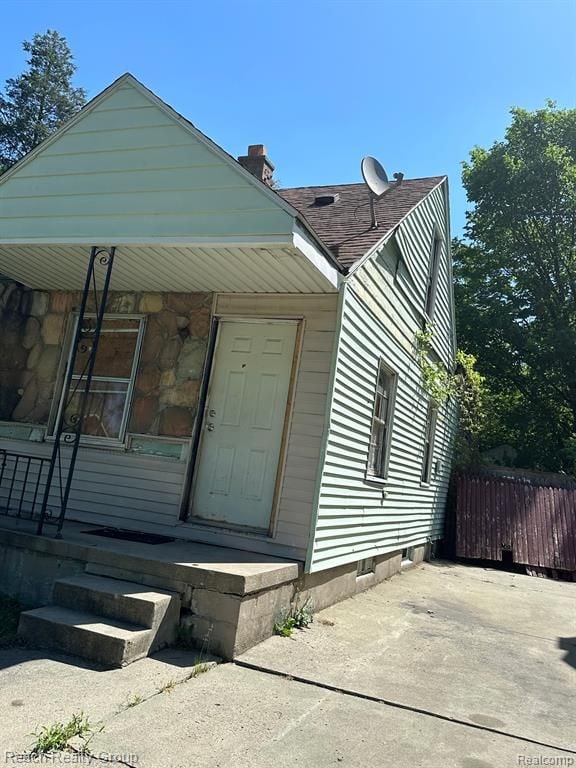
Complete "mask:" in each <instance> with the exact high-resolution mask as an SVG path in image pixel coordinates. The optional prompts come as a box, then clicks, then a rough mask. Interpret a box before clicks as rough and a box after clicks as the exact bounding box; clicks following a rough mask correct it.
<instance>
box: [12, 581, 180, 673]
mask: <svg viewBox="0 0 576 768" xmlns="http://www.w3.org/2000/svg"><path fill="white" fill-rule="evenodd" d="M180 602H181V601H180V596H179V595H178V594H176V593H174V592H170V591H168V590H158V589H153V590H151V589H150V587H147V586H144V585H141V584H135V583H133V582H130V581H122V580H119V579H111V578H107V577H103V576H95V575H92V574H82V575H79V576H73V577H71V578H67V579H58V580H57V581H56V582H54V592H53V605H49V606H45V607H43V608H36V609H34V610H31V611H25V612H24V613H22V614H21V615H20V624H19V627H18V634H19V636H20V637H21V638H22V639H23V640H25V641H27V642H30V643H31V644H34V645H36V646H40V647H44V648H52V649H54V650H59V651H62V652H64V653H69V654H72V655H74V656H80V657H81V658H84V659H88V660H90V661H95V662H98V663H99V664H103V665H105V666H109V667H124V666H126V665H127V664H131V663H132V662H133V661H136V660H137V659H141V658H143V657H144V656H147V655H148V654H150V653H153V652H154V651H157V650H158V649H159V648H162V647H164V646H166V645H170V644H171V643H173V642H174V641H175V640H176V637H177V632H178V626H179V622H180Z"/></svg>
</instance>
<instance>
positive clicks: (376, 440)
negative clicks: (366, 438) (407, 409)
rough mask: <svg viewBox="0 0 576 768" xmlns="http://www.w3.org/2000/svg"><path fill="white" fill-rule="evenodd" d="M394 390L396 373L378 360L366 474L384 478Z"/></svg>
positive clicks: (390, 431) (388, 450)
mask: <svg viewBox="0 0 576 768" xmlns="http://www.w3.org/2000/svg"><path fill="white" fill-rule="evenodd" d="M395 391H396V374H395V373H394V371H393V370H392V369H391V368H389V367H388V366H387V365H386V364H385V363H384V361H383V360H380V361H379V363H378V375H377V378H376V393H375V397H374V412H373V415H372V432H371V435H370V445H369V450H368V474H369V475H372V476H374V477H379V478H384V479H385V478H386V477H387V476H388V459H389V454H390V438H391V436H392V414H393V410H394V394H395Z"/></svg>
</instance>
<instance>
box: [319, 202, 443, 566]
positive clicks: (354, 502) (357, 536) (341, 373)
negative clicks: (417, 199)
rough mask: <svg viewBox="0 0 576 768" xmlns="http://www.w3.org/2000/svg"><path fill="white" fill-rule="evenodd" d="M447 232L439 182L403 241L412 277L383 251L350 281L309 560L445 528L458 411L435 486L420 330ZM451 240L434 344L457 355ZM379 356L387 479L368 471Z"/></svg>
mask: <svg viewBox="0 0 576 768" xmlns="http://www.w3.org/2000/svg"><path fill="white" fill-rule="evenodd" d="M434 226H437V227H438V229H439V230H440V232H441V233H444V234H445V232H446V229H445V215H444V203H443V193H442V190H441V189H438V190H436V191H434V192H433V193H432V194H431V195H430V196H429V197H428V198H427V200H426V201H425V202H424V203H423V204H421V205H420V206H419V207H418V208H417V209H416V210H415V211H414V212H413V213H412V214H411V215H410V216H409V217H408V218H407V220H406V221H405V222H404V223H403V225H402V227H401V233H399V241H400V243H401V247H402V249H403V250H404V251H405V252H408V255H409V258H410V265H411V267H412V272H413V280H412V281H410V282H409V284H408V283H405V284H404V285H402V283H401V281H400V279H399V277H398V274H396V267H397V265H396V262H395V259H393V258H388V257H389V256H391V254H387V253H386V252H384V253H382V254H380V255H378V256H377V257H374V258H372V259H370V260H369V261H367V262H366V263H365V264H364V265H363V266H362V267H361V268H360V269H359V270H358V272H357V273H356V274H355V275H354V276H353V277H352V278H351V279H350V281H349V284H348V287H347V289H346V294H345V299H344V305H343V314H342V327H341V330H340V337H339V341H338V351H337V362H336V371H335V377H334V387H333V393H332V401H331V409H330V430H329V435H328V439H327V442H326V448H325V459H324V466H323V470H322V474H321V480H320V486H319V496H318V509H317V520H316V526H315V532H314V541H313V546H312V550H311V554H310V562H309V568H310V570H312V571H319V570H322V569H325V568H330V567H333V566H336V565H341V564H344V563H348V562H353V561H356V560H360V559H362V558H365V557H369V556H372V555H376V554H383V553H386V552H391V551H395V550H399V549H403V548H405V547H409V546H413V545H416V544H421V543H423V542H426V541H428V540H433V539H437V538H439V537H441V535H442V532H443V514H444V506H445V499H446V493H447V487H448V480H449V472H450V468H449V463H450V459H451V444H452V437H453V432H454V423H455V412H454V406H453V404H452V403H446V404H444V405H443V406H442V408H441V409H440V414H439V418H438V424H437V429H436V437H435V442H434V457H433V466H434V464H435V463H436V462H437V461H439V462H441V463H442V467H441V470H440V472H439V473H438V474H437V475H433V478H432V481H431V483H430V484H429V485H428V486H425V485H423V484H422V483H421V471H422V462H423V450H424V431H425V425H426V414H427V408H428V401H429V398H428V395H427V394H426V393H425V392H424V390H423V388H422V384H421V376H420V369H419V365H418V363H417V357H416V354H415V345H414V337H415V334H416V332H417V331H418V330H419V329H421V328H422V319H423V314H424V303H425V295H426V281H427V277H428V268H429V259H430V253H431V243H432V237H433V232H434ZM449 276H450V270H449V265H448V249H447V247H446V244H444V247H443V248H442V255H441V262H440V270H439V279H438V296H437V303H436V312H435V317H434V319H435V323H436V327H437V330H436V339H435V348H436V350H437V351H438V353H439V355H440V356H441V358H442V359H443V360H444V361H445V362H446V363H450V361H451V360H452V358H453V335H452V325H451V303H450V302H451V290H452V289H451V285H450V278H449ZM380 358H383V359H384V361H385V362H386V363H387V365H389V366H390V367H391V368H392V369H393V370H394V371H395V372H396V373H397V376H398V381H397V391H396V399H395V407H394V416H393V426H392V439H391V448H390V460H389V470H388V479H387V480H386V482H385V483H376V482H373V481H372V482H371V481H369V480H367V479H366V468H367V458H368V443H369V439H370V433H371V427H372V411H373V405H374V392H375V385H376V376H377V371H378V364H379V360H380Z"/></svg>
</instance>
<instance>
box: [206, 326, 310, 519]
mask: <svg viewBox="0 0 576 768" xmlns="http://www.w3.org/2000/svg"><path fill="white" fill-rule="evenodd" d="M296 330H297V324H296V323H295V322H291V323H290V322H273V321H269V322H267V321H264V322H238V321H226V320H224V321H222V322H221V323H220V327H219V332H218V338H217V342H216V350H215V353H214V363H213V366H212V375H211V379H210V387H209V391H208V397H207V402H206V409H205V414H204V422H203V435H202V440H201V444H200V453H199V459H198V467H197V474H196V483H195V490H194V500H193V506H192V512H193V514H194V515H195V516H197V517H201V518H203V519H205V520H213V521H217V522H221V523H230V524H233V525H240V526H249V527H251V528H263V529H266V528H268V526H269V523H270V514H271V512H272V502H273V497H274V487H275V483H276V475H277V472H278V462H279V459H280V446H281V442H282V432H283V429H284V421H285V417H286V403H287V400H288V391H289V388H290V374H291V370H292V361H293V359H294V346H295V342H296Z"/></svg>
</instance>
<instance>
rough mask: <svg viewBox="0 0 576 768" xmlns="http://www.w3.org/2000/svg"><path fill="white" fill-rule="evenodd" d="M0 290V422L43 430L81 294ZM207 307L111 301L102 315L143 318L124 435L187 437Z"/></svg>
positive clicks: (189, 302)
mask: <svg viewBox="0 0 576 768" xmlns="http://www.w3.org/2000/svg"><path fill="white" fill-rule="evenodd" d="M0 290H1V291H2V293H1V295H0V312H2V311H3V317H2V318H1V326H0V353H1V361H0V419H3V420H10V421H17V422H26V423H29V424H38V425H47V423H48V419H49V416H50V411H51V407H52V401H53V398H54V393H55V391H56V386H57V378H58V372H59V365H60V360H61V358H62V354H63V346H64V342H65V340H66V336H67V331H68V329H69V327H70V323H71V318H72V317H73V312H74V310H75V309H76V308H77V307H78V306H79V303H80V294H79V293H64V292H50V293H48V292H43V291H31V290H29V289H26V288H23V287H21V286H17V285H15V284H14V283H8V284H6V283H0ZM4 296H6V297H7V300H6V301H3V297H4ZM211 301H212V296H211V294H185V293H163V294H160V293H154V294H152V293H141V294H137V293H117V292H112V293H111V294H110V295H109V297H108V302H107V305H106V312H107V313H111V314H138V315H145V316H146V327H145V331H144V339H143V344H142V350H141V355H140V361H139V366H138V374H137V378H136V383H135V389H134V397H133V402H132V407H131V416H130V420H129V426H128V431H129V432H133V433H137V434H147V435H162V436H167V437H189V436H190V434H191V432H192V426H193V422H194V417H195V414H196V408H197V403H198V392H199V388H200V380H201V376H202V370H203V366H204V360H205V357H206V349H207V342H208V335H209V331H210V307H211ZM93 308H94V307H93V306H90V305H89V309H93ZM67 352H68V350H67V349H66V350H64V354H67Z"/></svg>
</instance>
